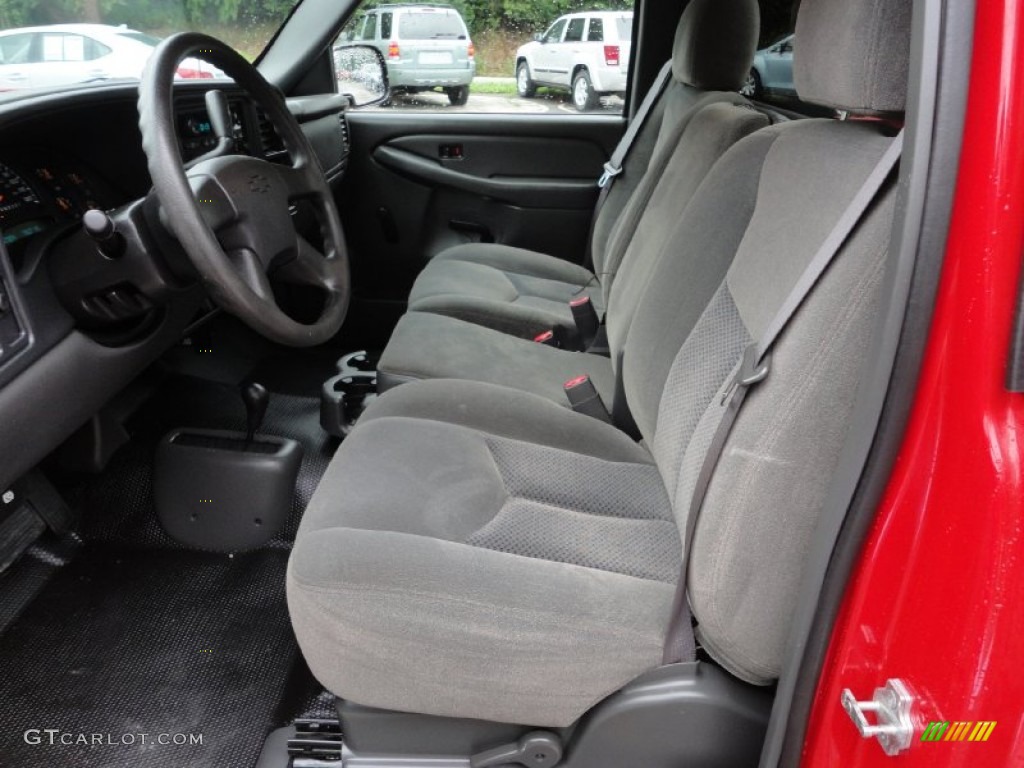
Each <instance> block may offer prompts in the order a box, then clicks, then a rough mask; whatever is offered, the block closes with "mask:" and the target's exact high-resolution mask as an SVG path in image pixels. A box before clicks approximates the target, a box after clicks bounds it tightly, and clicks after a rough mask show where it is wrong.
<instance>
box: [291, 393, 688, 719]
mask: <svg viewBox="0 0 1024 768" xmlns="http://www.w3.org/2000/svg"><path fill="white" fill-rule="evenodd" d="M431 384H433V385H437V384H449V385H451V387H450V388H449V390H448V394H447V397H449V398H453V399H454V400H455V401H457V400H458V392H459V390H460V387H467V386H468V389H469V390H471V393H470V399H471V400H472V399H474V397H475V398H476V399H479V396H480V395H481V394H482V395H483V396H484V397H486V398H488V399H490V400H491V401H492V402H495V403H500V402H501V400H502V398H504V397H505V396H506V395H507V396H509V397H511V398H513V399H522V398H526V399H527V400H536V402H535V403H528V406H529V407H528V408H527V410H526V411H525V413H530V412H532V411H533V410H534V408H536V410H538V411H540V412H543V411H545V410H550V409H554V410H555V411H557V415H554V414H552V416H553V419H554V420H555V421H559V420H577V421H580V420H582V421H584V422H591V423H589V424H586V426H585V427H584V428H585V429H586V430H591V431H597V432H600V431H604V432H605V433H606V434H605V435H603V436H601V437H600V438H599V439H598V441H597V442H598V443H600V444H602V447H601V448H599V449H598V450H597V451H596V453H598V454H603V453H604V452H605V451H606V450H610V452H611V454H612V455H614V456H616V459H615V460H608V459H606V458H602V457H600V455H599V456H594V455H589V454H587V453H580V452H578V451H572V452H570V451H566V450H565V449H564V448H560V447H557V446H551V445H547V444H545V441H544V440H543V438H541V440H540V442H527V441H523V440H519V439H515V438H509V437H504V436H498V435H495V434H493V433H489V432H481V431H478V430H474V429H471V428H469V427H467V426H463V425H457V424H450V423H444V422H441V421H435V420H432V419H428V418H410V417H408V416H395V415H391V413H389V412H385V411H389V410H390V409H391V407H390V406H387V405H383V403H384V401H386V400H389V399H391V397H392V396H394V397H395V398H396V399H400V398H402V397H403V396H404V392H405V391H406V390H410V391H412V390H416V389H419V387H418V386H417V387H403V388H401V389H399V390H396V391H395V392H394V393H393V394H392V395H389V396H388V397H386V398H382V399H381V400H380V401H379V402H380V403H381V404H382V407H381V409H380V411H381V412H379V413H377V414H373V413H370V418H369V419H368V420H367V421H366V422H365V423H363V424H361V425H360V427H359V429H358V430H356V432H355V433H353V435H352V436H351V437H350V438H349V439H348V440H346V441H345V442H344V443H343V444H342V446H341V448H340V449H339V452H338V455H337V457H336V458H335V460H334V461H333V462H332V463H331V466H330V467H329V468H328V471H327V474H326V475H325V477H324V479H323V481H322V483H321V486H320V489H319V490H318V491H317V493H316V494H315V495H314V497H313V499H312V500H311V501H310V504H309V507H308V508H307V510H306V513H305V516H304V518H303V521H302V526H301V529H300V532H299V536H298V538H297V540H296V545H295V549H294V550H293V552H292V557H291V560H290V563H289V570H288V577H287V586H288V602H289V608H290V611H291V614H292V620H293V623H294V625H295V630H296V636H297V637H298V639H299V642H300V645H301V647H302V651H303V654H304V655H305V657H306V659H307V661H308V662H309V664H310V666H311V668H312V669H313V670H315V671H316V673H317V675H318V677H319V679H320V681H321V682H322V683H324V684H325V685H326V686H327V687H328V689H330V690H332V691H339V692H343V694H344V695H345V696H346V697H348V698H350V699H352V700H354V701H357V702H360V703H362V704H366V705H369V706H380V707H387V708H390V709H398V710H404V711H413V712H430V713H433V714H438V715H451V716H459V717H465V716H472V717H478V718H483V719H490V720H498V721H508V722H523V723H529V724H531V725H536V726H547V727H559V726H566V725H569V724H571V723H572V722H573V721H574V720H575V719H576V718H577V717H578V716H579V713H580V712H582V711H584V710H586V709H587V708H589V707H590V706H592V705H593V704H595V703H596V702H597V701H599V700H600V699H602V698H604V697H605V696H607V695H608V694H610V693H612V692H614V691H615V690H617V689H618V688H619V687H621V686H622V685H623V684H625V683H626V682H627V681H629V680H630V679H632V678H633V677H635V676H636V675H638V674H640V673H641V672H643V671H644V670H646V669H649V668H651V667H652V666H654V665H656V664H657V662H658V659H659V658H660V655H661V643H662V637H663V635H664V632H665V629H666V627H667V623H668V617H669V614H670V611H671V604H672V596H673V586H672V583H673V581H674V579H675V578H676V573H675V572H676V570H677V569H678V568H679V552H680V549H679V534H678V532H677V531H676V529H675V524H674V522H673V519H672V510H671V506H670V505H669V503H668V499H667V498H666V497H665V494H664V488H663V487H662V485H661V484H660V483H659V482H658V480H657V469H656V468H655V467H654V465H653V464H651V463H650V459H649V456H646V455H645V454H644V453H643V452H642V451H639V450H638V449H636V448H635V446H633V447H632V448H627V447H625V446H618V447H616V444H617V443H619V442H620V441H621V440H622V439H623V438H622V436H621V433H618V432H617V431H616V430H614V429H613V428H611V427H608V426H606V425H601V424H599V423H598V422H595V421H594V420H593V419H588V418H587V417H585V416H580V415H578V414H572V413H568V412H565V411H564V410H562V409H557V408H556V407H555V406H552V405H551V404H549V403H546V402H545V401H544V400H541V399H539V398H528V396H526V395H522V394H520V393H515V392H508V393H505V392H502V391H501V389H500V388H496V387H487V386H486V385H480V384H475V385H474V384H469V385H466V384H465V383H461V382H429V383H425V388H429V386H430V385H431ZM434 389H436V386H435V387H434ZM473 390H475V392H474V391H473ZM488 390H490V391H488ZM452 392H455V394H454V395H453V394H452ZM406 399H407V400H408V399H409V398H406ZM415 399H416V398H415V397H414V398H412V400H413V401H415ZM419 402H421V403H423V404H424V405H429V404H428V403H426V402H425V401H424V400H423V399H420V400H419ZM406 407H407V408H415V405H412V404H411V403H410V402H407V403H406ZM370 410H371V411H373V410H376V408H375V407H371V409H370ZM526 418H527V419H529V417H528V416H527V417H526ZM545 429H549V426H548V425H545V426H544V427H542V431H543V430H545ZM555 442H557V437H556V440H555ZM625 442H626V443H627V444H629V441H628V440H627V441H625ZM440 447H443V450H438V448H440ZM627 455H630V456H633V457H635V459H636V460H634V461H628V460H625V458H626V456H627ZM398 468H400V469H398ZM396 469H398V472H397V474H396ZM592 483H596V485H592ZM338 488H345V489H346V491H345V493H344V494H343V495H342V496H341V497H339V496H338V494H337V492H336V489H338ZM595 490H596V491H597V492H596V493H595V492H594V491H595ZM425 640H426V641H427V642H424V641H425Z"/></svg>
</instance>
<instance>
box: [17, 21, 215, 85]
mask: <svg viewBox="0 0 1024 768" xmlns="http://www.w3.org/2000/svg"><path fill="white" fill-rule="evenodd" d="M159 42H160V38H157V37H153V36H151V35H147V34H145V33H144V32H138V31H136V30H134V29H128V28H127V27H113V26H109V25H106V24H51V25H48V26H42V27H23V28H21V29H9V30H5V31H3V32H0V90H4V91H10V90H15V89H19V88H47V87H53V86H62V85H74V84H76V83H88V82H93V81H97V80H114V79H118V78H131V79H135V80H137V79H139V77H141V75H142V69H143V67H145V66H146V61H148V60H149V57H150V54H152V53H153V49H154V48H155V47H156V45H157V43H159ZM221 74H222V73H221V72H220V70H218V69H216V68H215V67H213V66H212V65H210V64H207V63H206V62H203V61H200V60H199V59H194V58H189V59H185V60H184V61H183V62H182V63H181V65H180V66H179V67H178V77H179V78H187V79H188V78H203V79H209V78H213V77H217V76H220V75H221Z"/></svg>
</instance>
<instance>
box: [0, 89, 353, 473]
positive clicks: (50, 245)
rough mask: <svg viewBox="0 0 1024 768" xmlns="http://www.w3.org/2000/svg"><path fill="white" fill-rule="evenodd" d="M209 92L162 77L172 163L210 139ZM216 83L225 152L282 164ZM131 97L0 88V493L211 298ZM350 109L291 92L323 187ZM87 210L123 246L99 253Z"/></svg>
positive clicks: (245, 111)
mask: <svg viewBox="0 0 1024 768" xmlns="http://www.w3.org/2000/svg"><path fill="white" fill-rule="evenodd" d="M211 87H218V86H216V85H214V84H209V83H194V84H193V83H186V84H181V85H177V84H176V85H175V88H174V96H173V97H174V126H175V132H176V134H177V137H178V143H179V148H180V151H181V156H182V160H183V162H185V163H189V162H190V161H195V160H196V159H197V158H200V157H201V156H202V155H203V154H204V153H206V152H207V151H209V149H210V148H211V147H212V146H213V144H214V143H215V139H214V137H213V131H212V126H211V124H210V119H209V116H208V115H207V113H206V108H205V103H206V102H205V96H206V91H207V90H209V89H210V88H211ZM219 87H220V89H221V90H224V91H225V92H226V96H227V100H228V106H229V110H230V113H231V122H232V133H233V138H234V144H235V151H236V152H237V153H243V154H247V155H251V156H254V157H259V158H261V159H264V160H267V161H269V162H276V163H287V162H289V156H288V153H287V151H286V150H285V148H284V146H283V144H282V142H281V140H280V138H279V137H278V135H277V133H276V131H275V129H274V128H273V126H272V124H271V123H270V122H269V121H268V120H267V119H266V117H265V116H264V115H263V114H262V113H261V111H260V110H258V109H257V108H256V106H255V105H254V104H253V103H252V102H251V101H250V100H249V99H248V97H246V96H245V95H244V94H243V93H242V92H240V91H238V90H237V89H234V88H233V87H231V86H228V87H224V86H219ZM137 99H138V92H137V87H135V86H134V85H130V84H119V83H115V84H110V85H104V86H94V87H91V88H87V89H74V90H68V91H64V92H41V93H38V94H27V95H24V96H21V95H19V96H18V97H17V98H14V99H11V98H6V97H5V98H2V99H0V424H2V425H3V429H0V455H2V456H3V457H4V461H3V462H0V488H4V487H7V486H8V485H9V484H10V483H11V482H13V481H15V480H16V479H17V478H18V477H20V476H21V475H22V474H23V473H24V472H26V471H28V470H29V469H31V468H32V467H33V466H35V465H36V464H37V463H38V462H40V461H41V460H42V459H43V458H44V457H45V456H46V455H48V454H49V453H51V452H52V451H53V450H55V449H56V448H57V447H58V446H59V445H61V443H63V442H64V441H65V440H67V438H68V437H69V436H71V435H72V434H73V433H74V432H75V431H76V430H78V429H79V428H81V427H82V426H83V425H85V424H87V423H88V422H89V420H90V419H93V418H96V417H97V413H98V412H99V411H100V410H101V408H102V407H103V406H104V404H106V403H108V402H109V401H110V400H111V398H112V397H114V396H115V395H116V394H117V393H118V392H119V391H120V390H122V389H124V388H125V387H126V386H128V385H129V384H130V383H131V382H132V381H133V380H134V379H135V378H136V377H137V376H138V375H139V374H140V373H142V371H143V370H145V368H146V367H147V366H149V365H150V364H151V363H153V362H154V361H155V360H157V359H158V358H159V357H160V356H161V355H162V354H163V353H164V352H165V351H167V350H168V349H170V348H171V347H172V346H174V345H175V344H177V343H178V342H179V341H180V340H181V339H182V337H183V336H184V335H185V334H186V333H187V332H188V329H189V328H191V327H194V326H195V324H196V323H199V322H203V320H204V319H205V318H208V317H209V316H210V312H211V311H212V309H213V307H212V305H211V304H210V301H209V298H208V297H207V295H206V292H205V290H204V289H203V287H202V285H201V283H200V281H199V280H198V279H197V275H196V273H195V271H194V268H193V267H192V266H191V263H190V262H189V261H188V259H187V258H186V257H185V256H184V252H183V251H182V249H181V247H180V245H179V244H178V243H177V241H176V240H174V239H173V238H172V237H171V236H170V235H169V234H168V232H167V231H166V229H165V228H164V227H163V226H162V225H161V223H160V204H159V201H157V200H156V199H155V198H154V197H153V195H151V194H150V191H151V186H152V185H151V181H150V178H149V172H148V163H147V158H146V156H145V154H144V152H143V150H142V139H141V134H140V132H139V126H138V121H139V115H138V109H137ZM347 104H348V102H347V100H346V99H345V98H344V97H339V96H338V95H337V94H325V95H323V96H311V97H304V98H302V99H297V100H289V107H290V108H291V111H292V113H293V114H294V115H295V116H296V118H297V119H298V121H299V123H300V125H301V126H302V128H303V130H304V132H305V133H306V135H307V137H308V138H309V140H310V143H311V146H312V148H313V150H314V152H315V153H316V155H317V157H318V158H319V160H320V165H321V167H322V168H323V169H324V172H325V175H326V176H327V179H328V182H329V183H330V184H331V185H332V187H336V186H337V185H338V184H339V183H340V182H341V180H342V178H343V175H344V171H345V168H346V166H347V158H348V151H349V146H348V138H347V131H346V125H345V115H344V110H345V108H346V106H347ZM302 207H303V203H302V201H297V204H296V205H294V206H293V223H294V224H295V226H296V229H297V230H299V231H302V232H303V233H304V234H305V233H307V231H308V230H307V229H306V228H307V227H310V228H315V227H316V222H315V220H313V221H312V222H308V221H306V219H307V218H310V217H308V216H306V215H305V214H308V212H304V211H303V210H302ZM90 209H99V210H101V211H105V212H107V215H108V216H109V217H111V218H112V219H113V220H115V221H116V222H117V227H118V231H119V232H123V235H125V236H126V237H127V238H128V239H129V240H130V241H131V242H132V243H134V244H135V247H133V248H131V249H129V250H128V251H127V252H125V253H124V254H123V255H120V254H111V253H107V252H105V251H104V250H103V248H102V247H101V246H100V244H99V243H98V241H96V240H95V239H93V238H91V237H89V236H88V235H87V233H85V231H84V228H83V226H82V224H81V220H82V217H83V215H84V214H85V212H86V211H88V210H90ZM122 227H123V228H124V229H123V231H122V230H121V228H122ZM315 232H318V229H315V231H314V233H313V234H312V235H309V236H315Z"/></svg>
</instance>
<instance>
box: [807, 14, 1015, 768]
mask: <svg viewBox="0 0 1024 768" xmlns="http://www.w3.org/2000/svg"><path fill="white" fill-rule="evenodd" d="M977 13H978V15H977V22H976V28H975V44H974V54H973V61H972V62H971V86H970V93H969V98H968V112H969V116H968V119H967V125H966V130H965V135H964V150H963V156H962V158H961V167H960V173H959V179H958V182H957V189H956V198H955V203H954V209H953V218H952V221H951V230H950V237H949V243H948V246H947V253H946V261H945V265H944V267H943V273H942V279H941V284H940V289H939V298H938V304H937V306H936V314H935V317H934V321H933V326H932V329H931V336H930V338H929V342H928V349H927V356H926V361H925V365H924V368H923V371H922V376H921V380H920V384H919V388H918V392H917V399H916V402H915V405H914V410H913V414H912V417H911V421H910V424H909V428H908V432H907V434H906V436H905V439H904V443H903V446H902V448H901V451H900V455H899V459H898V461H897V463H896V467H895V470H894V473H893V476H892V478H891V480H890V483H889V487H888V489H887V491H886V494H885V497H884V499H883V501H882V505H881V507H880V509H879V514H878V519H877V520H876V522H875V525H874V528H873V530H872V532H871V533H870V535H869V538H868V540H867V542H866V545H865V549H864V552H863V554H862V558H861V561H860V563H859V565H858V567H857V569H856V571H855V573H854V576H853V580H852V581H851V584H850V588H849V590H848V591H847V595H846V598H845V602H844V605H843V607H842V610H841V612H840V616H839V619H838V621H837V624H836V627H835V631H834V633H833V636H832V640H831V646H830V648H829V653H828V657H827V659H826V663H825V667H824V670H823V673H822V677H821V680H820V681H819V685H818V691H817V693H816V697H815V702H814V708H813V711H812V716H811V721H810V723H809V728H808V732H807V741H806V743H805V745H804V760H803V763H802V764H803V765H804V766H810V767H811V768H823V767H824V766H838V765H842V766H844V767H851V768H857V767H860V768H864V767H867V766H892V765H899V766H907V768H914V767H915V766H929V767H930V768H931V767H933V766H941V767H942V768H952V767H954V766H956V768H959V767H960V766H964V767H967V766H970V768H989V767H991V768H995V767H996V766H999V768H1005V767H1006V766H1014V767H1018V768H1019V767H1020V766H1024V466H1022V456H1021V442H1022V440H1024V395H1018V394H1011V393H1008V392H1007V391H1006V389H1005V380H1006V360H1007V353H1008V348H1009V341H1010V334H1011V328H1012V323H1013V317H1014V312H1015V303H1016V295H1017V287H1018V285H1019V283H1020V269H1021V256H1022V254H1024V4H1022V3H1018V2H1016V1H1015V0H978V12H977ZM889 677H899V678H902V679H903V680H904V681H905V682H906V683H907V684H908V685H909V686H910V687H911V688H912V690H913V691H914V692H915V693H916V695H917V698H918V704H917V706H916V708H915V715H916V716H915V719H916V721H917V731H916V733H915V736H914V743H913V745H912V746H911V748H910V750H909V751H907V752H904V753H903V754H902V755H900V756H899V757H895V758H893V757H887V756H886V755H885V754H884V753H883V752H882V749H881V747H879V745H878V744H877V742H875V741H874V740H864V739H861V738H860V737H859V736H858V735H857V733H856V730H855V729H854V727H853V724H852V722H851V721H850V719H849V717H848V716H847V715H846V713H845V712H844V711H843V709H842V707H841V705H840V693H841V691H842V689H843V688H847V687H848V688H850V689H851V690H852V691H853V692H854V693H855V694H856V695H857V697H858V698H860V699H866V698H870V697H871V694H872V691H873V690H874V689H875V688H876V687H878V686H880V685H882V684H883V683H884V682H885V680H886V679H887V678H889ZM930 720H951V721H956V720H973V721H978V720H995V721H997V725H996V727H995V729H994V730H993V731H992V735H991V737H990V738H989V740H988V742H986V743H971V742H960V743H951V742H938V743H922V742H921V741H920V737H921V733H922V731H923V729H924V726H925V725H926V724H927V722H928V721H930Z"/></svg>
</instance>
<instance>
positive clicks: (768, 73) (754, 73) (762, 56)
mask: <svg viewBox="0 0 1024 768" xmlns="http://www.w3.org/2000/svg"><path fill="white" fill-rule="evenodd" d="M740 92H741V93H742V94H743V95H744V96H747V97H749V98H752V99H759V98H761V97H762V96H764V95H765V94H767V93H771V94H776V95H779V96H796V88H795V87H794V85H793V35H786V37H784V38H782V39H781V40H776V41H775V42H774V43H772V44H771V45H769V46H768V47H766V48H762V49H761V50H759V51H758V52H757V53H756V54H754V63H753V65H752V66H751V68H750V75H749V76H748V77H747V82H746V85H744V86H743V89H742V90H741V91H740Z"/></svg>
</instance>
